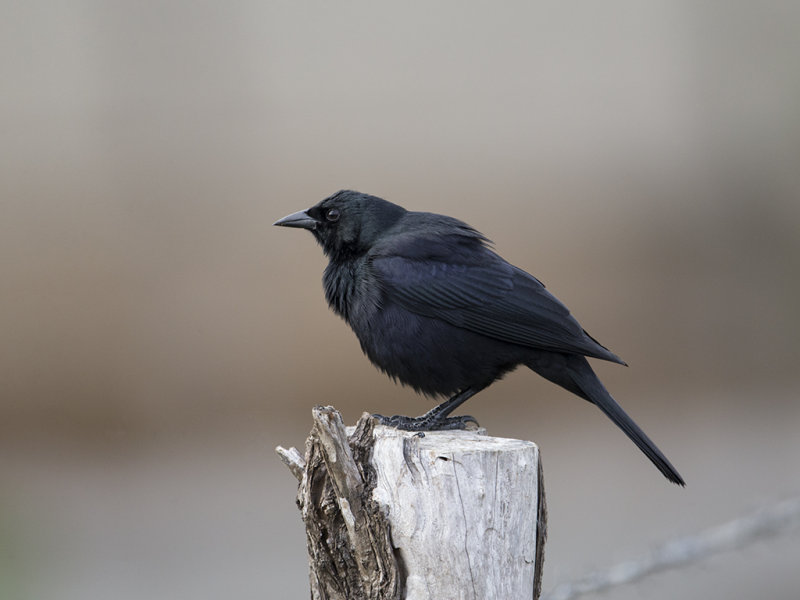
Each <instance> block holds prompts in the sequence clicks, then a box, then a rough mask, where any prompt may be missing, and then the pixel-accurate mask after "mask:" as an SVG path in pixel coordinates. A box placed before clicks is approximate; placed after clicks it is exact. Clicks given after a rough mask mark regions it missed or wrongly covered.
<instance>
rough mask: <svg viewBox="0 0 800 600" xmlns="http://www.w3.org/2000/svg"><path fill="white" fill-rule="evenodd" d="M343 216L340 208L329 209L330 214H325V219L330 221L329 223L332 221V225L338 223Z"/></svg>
mask: <svg viewBox="0 0 800 600" xmlns="http://www.w3.org/2000/svg"><path fill="white" fill-rule="evenodd" d="M341 215H342V213H341V212H339V209H338V208H329V209H328V212H326V213H325V218H326V219H328V221H330V222H331V223H335V222H336V221H338V220H339V217H340V216H341Z"/></svg>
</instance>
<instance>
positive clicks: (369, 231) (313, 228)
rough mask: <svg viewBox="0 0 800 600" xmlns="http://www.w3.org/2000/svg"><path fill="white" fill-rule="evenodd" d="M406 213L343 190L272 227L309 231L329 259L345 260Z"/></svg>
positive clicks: (371, 242)
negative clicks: (297, 228) (278, 226)
mask: <svg viewBox="0 0 800 600" xmlns="http://www.w3.org/2000/svg"><path fill="white" fill-rule="evenodd" d="M405 213H406V210H405V209H404V208H403V207H402V206H397V205H396V204H392V203H391V202H387V201H386V200H383V199H381V198H378V197H377V196H370V195H368V194H362V193H361V192H354V191H352V190H342V191H340V192H336V193H335V194H333V195H332V196H328V197H327V198H325V199H324V200H323V201H322V202H319V203H318V204H315V205H314V206H312V207H311V208H309V209H308V210H301V211H299V212H296V213H293V214H291V215H288V216H286V217H283V218H282V219H280V220H279V221H276V222H275V223H273V225H280V226H281V227H299V228H301V229H308V230H309V231H310V232H311V233H312V234H314V237H315V238H316V240H317V241H318V242H319V243H320V245H321V246H322V249H323V250H324V252H325V254H326V255H327V256H328V257H329V258H346V257H349V256H357V255H359V254H362V253H364V252H366V251H367V250H369V249H370V248H371V247H372V245H373V244H374V243H375V242H376V241H377V240H378V239H379V238H380V236H381V235H382V234H383V233H384V232H385V231H387V230H388V229H389V228H391V227H392V225H394V224H395V223H396V222H397V220H398V219H399V218H400V217H402V216H403V215H404V214H405Z"/></svg>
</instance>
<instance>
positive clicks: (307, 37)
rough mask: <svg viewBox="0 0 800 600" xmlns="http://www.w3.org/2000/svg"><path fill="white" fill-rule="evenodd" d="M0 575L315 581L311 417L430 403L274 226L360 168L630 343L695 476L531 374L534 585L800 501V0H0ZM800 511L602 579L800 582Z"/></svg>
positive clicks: (58, 582) (748, 593) (667, 429)
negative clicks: (365, 343) (537, 564)
mask: <svg viewBox="0 0 800 600" xmlns="http://www.w3.org/2000/svg"><path fill="white" fill-rule="evenodd" d="M0 11H2V12H1V14H0V65H2V73H3V78H2V81H3V83H2V93H1V94H0V127H1V128H2V137H1V138H0V203H1V206H2V208H1V209H0V210H1V211H2V212H0V336H1V337H2V343H0V597H2V598H13V599H17V598H31V599H33V598H35V599H40V598H59V599H60V600H67V599H73V598H74V599H78V598H80V599H85V598H116V599H118V600H127V599H134V598H148V599H162V598H163V599H168V598H169V599H174V598H194V599H199V598H220V597H226V598H239V599H251V598H252V599H257V598H258V599H263V598H306V597H308V584H307V580H306V557H305V539H304V532H303V527H302V525H301V522H300V515H299V512H298V511H297V509H296V507H295V504H294V495H295V490H296V482H295V481H294V480H293V478H292V476H291V475H290V473H289V472H288V470H286V469H285V468H284V467H283V466H282V465H281V464H280V463H279V461H278V459H277V457H276V455H275V454H274V447H275V446H276V445H278V444H281V445H284V446H290V445H296V446H301V447H302V444H303V441H304V440H305V437H306V435H307V433H308V429H309V428H310V409H311V407H312V406H313V405H315V404H320V403H325V404H327V403H332V404H334V405H336V406H337V407H338V408H339V409H340V410H341V411H342V412H343V414H344V416H345V420H346V421H348V422H350V423H353V422H355V420H356V419H357V418H358V416H359V415H360V414H361V412H362V411H365V410H369V411H374V412H381V413H385V414H393V413H396V412H402V413H405V414H419V413H421V412H423V411H425V410H427V408H429V407H430V403H429V401H427V400H426V399H424V398H420V397H417V396H416V395H415V394H414V393H413V391H411V390H409V389H404V388H401V387H399V386H396V385H394V384H393V383H392V382H391V381H390V380H389V379H387V378H386V377H384V376H383V375H381V374H380V373H378V372H377V371H376V370H375V369H374V368H373V367H372V366H371V365H370V364H369V363H368V361H367V360H366V359H365V358H364V357H363V356H362V355H361V352H360V349H359V347H358V343H357V341H356V339H355V337H354V336H353V334H352V333H351V332H350V330H349V329H348V328H347V326H346V325H345V324H344V323H343V322H342V321H341V320H339V319H338V318H336V317H335V316H334V315H333V314H332V313H330V311H329V310H328V309H327V307H326V305H325V301H324V298H323V295H322V289H321V285H320V276H321V273H322V269H323V268H324V266H325V260H324V257H323V255H322V253H321V251H320V249H319V248H318V247H317V246H316V244H315V243H314V242H313V240H312V238H311V236H309V235H308V234H306V233H304V232H298V231H289V230H282V229H277V228H272V227H271V224H272V222H273V221H275V220H276V219H278V218H280V217H282V216H284V215H286V214H288V213H290V212H294V211H296V210H300V209H304V208H307V207H309V206H311V205H312V204H314V203H316V202H317V201H318V200H320V199H322V198H323V197H325V196H327V195H329V194H331V193H333V192H335V191H337V190H339V189H341V188H353V189H358V190H361V191H364V192H368V193H372V194H376V195H379V196H383V197H385V198H387V199H389V200H392V201H394V202H397V203H399V204H402V205H404V206H405V207H407V208H409V209H418V210H427V211H433V212H441V213H446V214H450V215H453V216H456V217H459V218H461V219H462V220H464V221H466V222H468V223H470V224H472V225H473V226H475V227H477V228H478V229H480V230H481V231H483V232H484V233H485V234H486V235H487V236H489V237H490V238H492V239H493V240H494V241H495V242H496V246H497V248H498V250H499V251H500V253H501V254H503V256H505V257H506V258H507V259H509V260H510V261H512V262H514V263H515V264H517V265H519V266H520V267H522V268H524V269H526V270H528V271H530V272H531V273H533V274H535V275H536V276H537V277H539V278H540V279H541V280H543V281H544V282H545V283H546V284H547V285H548V287H549V289H551V290H552V291H553V292H554V293H555V294H556V295H557V296H558V297H559V298H561V299H562V300H563V301H564V302H565V303H566V304H567V305H568V306H569V307H570V308H571V309H572V311H573V313H574V314H575V315H576V316H577V317H578V318H579V320H580V321H581V322H582V324H583V325H584V326H585V327H586V328H587V330H588V331H589V332H591V333H592V335H594V336H595V337H597V338H598V339H600V340H601V341H602V342H603V343H604V344H605V345H607V346H609V347H610V348H611V349H612V350H613V351H614V352H616V353H618V354H619V355H621V356H622V357H623V358H625V359H626V360H627V361H628V362H629V363H630V365H631V366H630V368H627V369H626V368H621V367H618V366H615V365H611V364H605V363H596V368H597V370H598V373H599V374H600V376H601V377H602V378H603V380H604V381H605V383H606V384H607V386H608V387H609V388H610V390H611V391H612V393H614V395H615V396H616V398H617V399H618V400H619V401H620V402H621V404H622V405H623V406H624V407H625V408H626V409H627V410H628V411H629V412H630V413H631V415H632V416H633V417H634V418H635V419H636V420H637V421H638V422H639V423H640V424H641V425H642V427H643V428H644V429H645V430H646V431H647V432H648V433H649V434H650V435H651V437H653V439H654V440H655V441H656V442H657V443H658V445H659V446H660V447H661V448H662V450H664V452H665V453H666V454H667V455H668V456H669V457H670V459H671V460H672V462H673V463H674V464H675V465H676V467H677V468H678V469H679V471H680V472H681V474H682V475H683V476H684V477H685V479H686V481H687V482H688V485H687V487H686V489H679V488H678V487H676V486H672V485H670V484H668V483H667V482H666V481H665V480H664V479H663V478H662V477H661V475H660V474H659V473H658V472H657V471H656V470H655V469H654V468H653V467H652V465H650V463H649V462H648V461H647V460H646V459H645V458H644V457H643V456H642V455H641V454H640V453H639V452H638V451H637V450H636V449H635V448H634V447H633V446H632V445H631V443H630V442H629V441H628V440H627V439H626V438H625V436H624V435H623V434H622V433H621V432H620V431H618V430H617V429H616V428H615V427H614V426H613V425H612V424H611V423H610V422H609V421H608V420H607V419H606V418H605V417H603V416H602V415H601V414H600V412H599V411H597V410H596V409H594V408H593V407H591V406H589V405H588V404H586V403H584V402H582V401H580V400H578V399H577V398H574V397H572V396H570V395H569V394H568V393H566V392H564V391H562V390H560V389H557V388H556V387H554V386H552V385H551V384H549V383H547V382H545V381H544V380H541V379H539V378H538V377H537V376H535V375H534V374H533V373H531V372H528V371H527V370H525V371H519V372H517V373H514V374H512V375H509V376H508V377H507V378H506V379H505V380H503V381H502V382H500V383H497V384H496V385H494V386H492V387H491V388H490V389H488V390H486V391H484V392H483V393H482V394H481V395H480V396H479V397H477V398H475V399H474V400H472V401H471V402H470V403H469V404H468V405H467V410H468V412H469V413H470V414H473V415H475V416H476V417H477V418H478V419H479V420H480V422H481V424H482V425H483V426H485V427H486V428H487V429H488V430H489V432H490V433H491V434H493V435H497V436H503V437H516V438H522V439H531V440H534V441H535V442H537V443H538V444H539V445H540V447H541V450H542V455H543V458H544V466H545V478H546V482H547V496H548V505H549V509H550V535H549V545H548V548H547V553H546V556H547V559H546V563H545V574H546V579H545V589H549V588H551V587H552V586H554V585H555V584H556V583H558V582H561V581H564V580H567V579H571V578H574V577H576V576H579V575H582V574H584V573H585V572H586V571H587V570H591V569H595V568H601V567H603V566H606V565H610V564H612V563H615V562H617V561H620V560H625V559H628V558H634V557H639V556H641V555H643V554H646V553H647V552H648V551H649V550H650V549H652V548H653V547H654V546H655V545H656V544H657V543H659V542H661V541H664V540H668V539H671V538H672V537H674V536H678V535H684V534H689V533H693V532H697V531H699V530H701V529H703V528H705V527H708V526H711V525H716V524H718V523H721V522H723V521H725V520H728V519H731V518H734V517H736V516H738V515H740V514H742V513H745V512H748V511H750V510H752V509H754V508H756V507H758V506H761V505H763V504H768V503H771V502H774V501H777V500H781V499H784V498H788V497H791V496H793V495H797V494H799V493H800V434H798V431H800V380H799V379H798V372H797V371H798V366H800V350H798V339H800V316H799V315H798V306H799V305H800V277H799V275H800V235H798V233H799V232H800V168H798V167H800V69H798V57H800V4H798V3H797V2H789V1H786V2H771V1H768V2H763V3H755V4H754V3H749V2H744V1H739V0H737V1H734V2H721V1H718V2H713V1H712V2H699V3H698V2H632V1H624V0H612V1H611V2H604V3H602V4H592V3H585V4H583V5H580V6H578V5H574V4H569V3H562V2H506V3H501V4H497V3H495V4H492V5H490V4H487V3H480V2H474V1H467V2H463V1H462V2H440V3H429V2H424V3H423V2H411V3H408V2H406V3H402V4H397V5H394V6H387V5H378V4H376V3H370V2H364V1H361V2H347V3H323V2H309V3H298V2H255V1H249V0H244V1H237V0H234V1H232V2H226V3H214V2H194V1H193V2H189V1H187V0H179V1H174V2H165V3H159V4H152V3H131V2H119V1H117V2H114V1H112V2H93V1H80V0H79V1H77V2H70V3H59V2H25V3H4V5H3V6H2V8H0ZM799 562H800V535H799V534H798V533H797V532H796V531H795V532H794V533H789V534H787V535H784V536H782V537H780V538H778V539H775V540H771V541H769V542H762V543H759V544H756V545H755V546H752V547H750V548H747V549H745V550H742V551H740V552H737V553H734V554H727V555H723V556H718V557H715V558H713V559H711V560H709V561H707V562H705V563H703V564H702V565H699V566H697V567H692V568H689V569H685V570H682V571H679V572H674V573H668V574H663V575H659V576H657V577H654V578H651V579H649V580H646V581H644V582H641V583H640V584H637V585H635V586H631V587H627V588H619V589H617V590H615V591H614V592H613V593H611V594H609V595H608V596H609V597H614V598H648V599H667V598H680V597H690V598H711V599H713V598H732V597H742V598H743V597H754V596H759V597H769V598H772V599H782V598H796V597H797V596H796V594H797V589H799V588H800V572H798V569H797V565H798V563H799Z"/></svg>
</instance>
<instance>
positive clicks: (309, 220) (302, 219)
mask: <svg viewBox="0 0 800 600" xmlns="http://www.w3.org/2000/svg"><path fill="white" fill-rule="evenodd" d="M273 225H280V226H281V227H299V228H300V229H309V230H314V229H316V228H317V221H316V219H314V218H313V217H312V216H311V215H309V214H308V213H307V212H306V211H304V210H301V211H298V212H296V213H292V214H290V215H287V216H285V217H283V218H282V219H279V220H277V221H275V222H274V223H273Z"/></svg>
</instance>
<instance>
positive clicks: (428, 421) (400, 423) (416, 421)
mask: <svg viewBox="0 0 800 600" xmlns="http://www.w3.org/2000/svg"><path fill="white" fill-rule="evenodd" d="M481 389H483V388H471V387H470V388H466V389H464V390H461V391H460V392H458V393H457V394H456V395H455V396H453V397H452V398H450V399H449V400H445V401H444V402H442V403H441V404H439V405H438V406H435V407H434V408H432V409H431V410H429V411H428V412H426V413H425V414H424V415H420V416H419V417H404V416H403V415H394V416H391V417H384V416H383V415H372V416H373V417H375V418H376V419H378V422H379V423H380V424H381V425H388V426H389V427H396V428H397V429H403V430H404V431H441V430H445V429H466V428H467V423H475V424H476V425H477V424H478V421H476V420H475V417H471V416H469V415H463V416H459V417H450V416H448V415H449V414H450V413H451V412H453V411H454V410H455V409H456V408H458V407H459V406H461V405H462V404H464V402H466V401H467V400H469V399H470V398H472V396H474V395H475V394H477V393H478V392H479V391H481Z"/></svg>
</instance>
